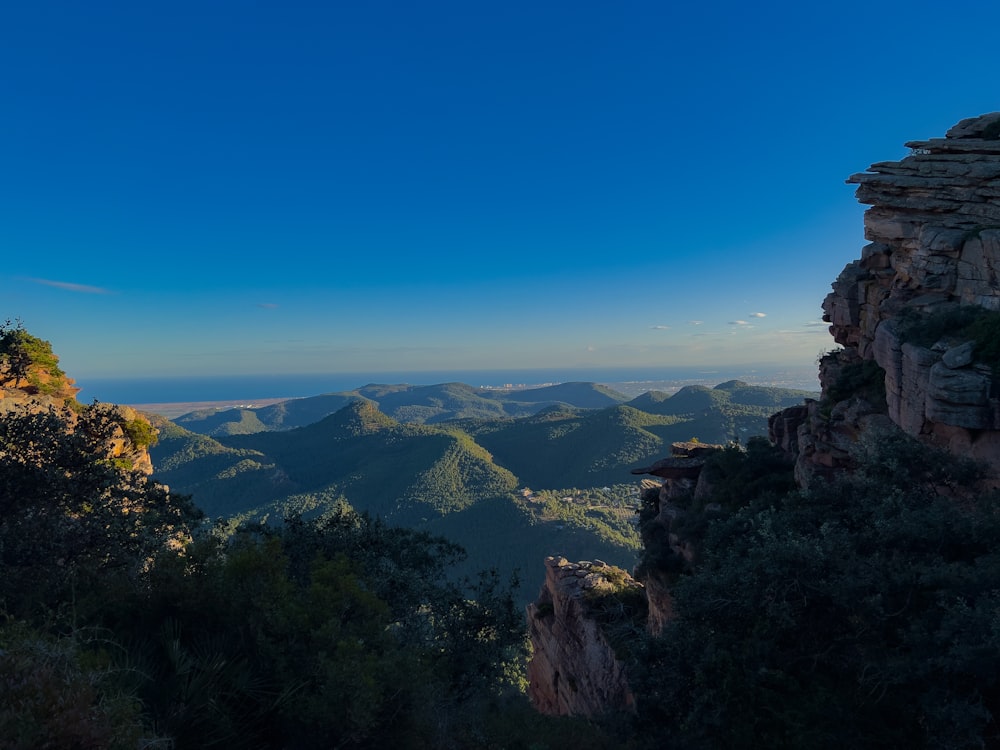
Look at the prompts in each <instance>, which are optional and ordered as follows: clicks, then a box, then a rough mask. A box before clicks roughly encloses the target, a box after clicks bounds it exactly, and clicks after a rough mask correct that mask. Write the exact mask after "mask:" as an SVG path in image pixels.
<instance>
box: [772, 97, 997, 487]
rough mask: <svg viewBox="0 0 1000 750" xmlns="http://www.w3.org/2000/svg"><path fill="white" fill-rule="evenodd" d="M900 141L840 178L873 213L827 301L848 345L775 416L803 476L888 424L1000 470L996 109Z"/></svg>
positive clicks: (838, 334) (834, 329)
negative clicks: (815, 388) (800, 398)
mask: <svg viewBox="0 0 1000 750" xmlns="http://www.w3.org/2000/svg"><path fill="white" fill-rule="evenodd" d="M906 146H908V147H909V148H910V149H911V153H910V155H909V156H907V157H906V158H904V159H902V160H901V161H891V162H878V163H876V164H873V165H872V166H871V167H870V168H869V169H868V170H867V171H866V172H862V173H860V174H855V175H853V176H851V177H850V178H849V179H848V183H852V184H856V185H858V188H857V197H858V200H859V201H860V202H862V203H865V204H868V205H870V206H871V207H870V208H869V209H868V210H867V211H866V213H865V219H864V225H865V237H866V239H867V240H868V241H869V244H868V245H866V246H865V247H864V248H863V249H862V251H861V257H860V258H859V259H858V260H855V261H853V262H852V263H849V264H848V265H847V267H846V268H844V270H843V272H842V273H841V274H840V276H839V277H838V278H837V280H836V281H835V282H834V283H833V291H832V292H831V293H830V294H829V295H828V296H827V298H826V300H825V301H824V302H823V311H824V319H825V320H827V321H828V322H829V323H830V333H831V334H832V335H833V338H834V341H836V343H838V344H840V345H841V346H843V347H844V348H843V350H840V351H837V352H832V353H830V354H828V355H826V356H825V357H823V358H822V360H821V362H820V381H821V385H822V388H823V398H822V399H821V400H820V401H814V402H811V403H807V404H805V405H804V406H803V407H795V408H793V409H786V410H785V411H783V412H781V413H780V414H777V415H775V416H774V417H772V419H771V423H770V431H771V438H772V439H773V440H774V441H775V442H776V443H777V444H779V445H781V446H782V447H783V448H785V450H787V451H788V452H789V453H790V454H794V455H796V456H797V467H796V472H797V477H798V479H799V481H800V482H806V481H808V479H809V477H810V476H812V475H813V474H816V473H824V472H829V471H832V470H835V469H837V468H840V467H844V466H848V465H849V464H850V458H849V448H850V446H851V445H852V444H853V443H854V442H855V441H856V440H857V438H858V436H859V435H860V434H861V433H863V432H865V431H868V430H871V429H887V428H890V427H891V426H892V425H895V426H897V427H899V428H901V429H903V430H904V431H905V432H907V433H909V434H910V435H913V436H916V437H919V438H921V439H923V440H925V441H927V442H931V443H934V444H937V445H940V446H942V447H946V448H948V449H949V450H951V451H954V452H957V453H962V454H964V455H968V456H971V457H973V458H979V459H983V460H985V461H987V462H988V463H989V464H991V465H992V466H994V467H997V468H998V469H1000V399H998V395H1000V394H998V387H997V383H998V380H997V377H996V374H997V372H998V367H997V365H998V364H1000V362H997V361H995V360H996V354H995V353H994V352H992V351H991V349H992V348H993V342H994V341H995V339H996V334H997V332H1000V326H998V325H997V322H996V321H997V320H998V318H997V317H996V316H997V315H1000V313H997V311H1000V112H995V113H991V114H987V115H982V116H980V117H974V118H970V119H967V120H963V121H961V122H960V123H958V125H956V126H955V127H953V128H952V129H951V130H949V131H948V132H947V133H946V134H945V137H944V138H933V139H930V140H923V141H911V142H909V143H907V144H906ZM995 473H996V474H998V475H1000V472H996V471H995Z"/></svg>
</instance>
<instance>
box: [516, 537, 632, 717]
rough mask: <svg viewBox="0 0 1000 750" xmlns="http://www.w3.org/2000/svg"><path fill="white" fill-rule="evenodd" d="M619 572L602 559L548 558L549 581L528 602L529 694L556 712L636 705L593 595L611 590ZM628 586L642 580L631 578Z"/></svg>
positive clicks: (592, 711) (591, 712) (582, 713)
mask: <svg viewBox="0 0 1000 750" xmlns="http://www.w3.org/2000/svg"><path fill="white" fill-rule="evenodd" d="M612 571H614V572H615V573H616V574H618V575H619V576H620V575H621V571H618V570H617V569H615V568H611V567H610V566H608V565H606V564H605V563H603V562H600V561H595V562H592V563H591V562H578V563H573V562H569V561H568V560H566V558H564V557H548V558H546V560H545V583H544V584H543V585H542V589H541V592H540V593H539V595H538V599H537V600H536V601H535V602H533V603H532V604H529V605H528V634H529V636H530V637H531V643H532V646H533V647H534V654H533V655H532V658H531V661H530V662H529V663H528V696H529V697H530V698H531V702H532V704H533V705H534V706H535V708H537V709H538V710H539V711H541V712H542V713H545V714H551V715H573V716H595V715H598V714H602V713H605V712H607V711H613V710H627V709H629V708H631V706H632V704H633V702H634V699H633V696H632V692H631V690H630V689H629V686H628V680H627V678H626V674H625V668H624V666H623V665H622V663H621V662H620V661H619V660H618V659H617V658H616V656H615V652H614V649H613V648H612V646H611V644H610V642H609V641H608V639H607V637H606V636H605V634H604V632H603V631H602V629H601V626H600V625H599V624H598V622H597V621H596V620H595V619H594V618H593V617H592V616H591V612H590V610H589V607H588V599H589V598H590V597H594V596H600V595H601V594H602V592H609V591H610V590H611V589H612V588H613V587H614V586H615V585H616V584H614V583H612V582H611V580H609V574H610V573H611V572H612ZM624 585H626V586H634V587H638V586H639V584H637V583H635V582H634V581H632V580H631V578H628V577H626V580H625V583H624Z"/></svg>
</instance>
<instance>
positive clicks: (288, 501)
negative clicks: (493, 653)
mask: <svg viewBox="0 0 1000 750" xmlns="http://www.w3.org/2000/svg"><path fill="white" fill-rule="evenodd" d="M535 390H536V391H538V392H536V393H531V392H526V391H521V392H511V393H510V394H506V395H507V396H514V395H518V396H519V397H523V396H524V394H525V393H528V394H529V397H534V398H537V399H538V401H536V402H535V404H534V405H533V407H532V409H533V412H532V413H531V414H530V415H528V416H520V417H511V416H508V415H507V414H506V411H507V410H510V409H512V408H513V407H512V405H511V403H510V402H504V401H502V400H500V399H499V398H497V399H493V400H491V399H490V398H489V393H490V392H488V391H484V392H483V393H482V394H481V393H480V391H479V389H474V388H472V387H470V386H466V385H463V384H460V383H449V384H442V385H439V386H426V387H420V388H414V387H411V386H401V385H396V386H392V385H388V386H386V385H369V386H365V387H364V388H361V389H358V391H356V392H354V393H353V394H351V395H350V397H346V396H345V397H343V398H344V402H343V403H344V404H345V405H343V407H342V408H341V409H339V410H338V411H336V412H335V413H333V414H330V415H326V416H324V417H322V418H321V419H319V420H318V421H315V422H313V423H311V424H307V425H305V426H302V427H296V428H293V429H281V430H278V429H269V430H267V431H259V432H253V433H249V434H228V435H217V436H215V437H210V436H207V435H200V434H197V433H194V432H191V431H189V430H187V429H184V428H182V427H180V426H178V425H175V424H172V423H170V422H167V421H166V420H162V419H160V420H158V425H159V426H160V429H161V436H160V443H159V444H158V445H157V446H155V447H154V448H153V449H152V451H151V453H152V458H153V463H154V466H155V467H156V473H155V475H154V476H155V478H156V479H158V480H160V481H162V482H164V483H166V484H168V485H170V486H171V488H172V489H173V490H174V491H176V492H181V493H189V494H192V495H193V496H194V501H195V503H196V504H198V505H199V506H200V507H201V508H202V509H203V510H204V511H205V512H206V513H207V514H208V515H209V516H210V517H213V518H219V517H229V518H237V519H244V520H246V519H254V518H258V519H259V518H268V519H281V518H284V517H285V516H286V515H288V514H289V513H301V514H304V515H306V516H316V515H319V514H320V513H322V512H324V511H326V510H329V509H331V508H333V507H335V506H337V505H338V504H339V503H347V504H348V505H350V506H351V507H353V508H355V509H356V510H358V511H367V512H369V513H371V514H373V515H376V516H379V517H381V518H384V519H386V520H387V521H389V522H391V523H394V524H400V525H406V526H413V527H417V528H421V529H425V530H428V531H432V532H434V533H440V534H444V535H446V536H448V537H449V538H451V539H453V540H454V541H456V542H458V543H459V544H461V545H463V546H464V547H466V548H467V549H468V550H469V562H468V570H470V571H471V570H473V569H474V568H477V567H483V566H490V565H497V566H498V567H500V568H501V569H502V570H505V571H508V572H509V571H510V570H513V569H515V568H516V569H520V570H521V571H522V572H523V573H524V575H525V577H526V578H525V584H524V588H522V590H521V594H522V595H523V596H524V597H525V600H526V599H527V598H528V597H530V596H531V595H532V594H534V593H535V592H534V590H533V589H534V588H535V587H536V586H537V576H536V574H537V570H538V564H539V561H540V560H541V559H543V558H544V557H545V556H546V555H548V554H563V555H566V556H569V557H571V558H576V559H592V558H595V557H596V558H600V559H603V560H605V561H607V562H609V563H611V564H614V565H619V566H623V567H626V568H629V567H631V565H632V563H633V562H634V557H635V550H636V549H638V546H639V540H638V536H637V533H636V529H635V525H634V522H635V514H634V508H635V505H636V502H635V499H634V497H633V496H632V494H631V493H630V492H629V487H630V486H633V487H634V481H635V480H634V479H633V478H632V476H631V474H630V471H631V470H632V469H634V468H637V467H640V466H643V465H648V464H650V463H652V462H654V461H656V460H657V459H660V458H662V457H663V456H665V455H666V454H667V453H669V450H670V444H671V443H673V442H676V441H683V440H689V439H691V438H698V439H700V440H702V441H703V442H713V443H722V442H727V441H728V440H730V439H732V438H733V437H734V436H739V437H740V438H741V442H745V439H746V437H749V436H751V435H759V434H763V433H764V432H765V431H766V429H767V416H769V415H770V414H771V413H773V412H774V411H776V409H777V408H780V406H781V405H783V404H784V403H786V402H790V403H799V402H800V401H801V398H802V397H803V396H805V395H808V394H805V393H803V392H796V391H787V390H784V389H767V388H759V387H756V386H748V385H746V384H745V383H740V382H738V381H732V382H730V383H723V384H722V385H720V386H718V387H716V388H704V387H701V386H692V387H689V388H685V389H682V390H681V391H679V392H678V393H677V394H676V395H674V396H671V397H668V396H666V395H665V394H660V393H647V394H644V395H643V396H640V397H639V398H637V399H633V400H632V401H631V402H629V403H628V404H623V403H619V401H620V400H621V399H620V398H617V399H616V397H615V395H614V394H613V393H611V394H608V393H603V392H602V391H601V390H600V389H599V387H594V386H593V384H575V383H570V384H566V386H565V387H561V386H554V387H552V388H544V389H535ZM368 396H370V397H372V398H368ZM549 397H551V398H553V399H557V398H566V399H567V400H572V401H577V402H586V400H587V399H588V398H590V399H591V402H593V403H600V402H607V401H611V403H612V405H610V406H604V407H602V408H580V407H576V406H569V405H567V404H566V403H564V402H562V401H557V402H556V403H555V404H551V403H549ZM338 398H339V397H338ZM317 399H320V400H321V402H322V403H323V404H324V406H323V407H322V408H330V407H331V406H333V405H335V404H336V403H337V400H336V399H335V398H333V397H332V396H331V394H327V395H326V396H321V397H317ZM308 401H310V399H300V400H297V401H290V402H285V403H284V404H278V405H276V407H281V408H275V407H268V409H271V411H270V412H268V414H269V418H271V419H274V420H277V418H278V417H279V416H280V417H281V418H282V419H284V422H283V424H284V425H287V424H289V423H290V422H292V421H294V420H295V419H299V418H306V417H307V416H308V414H309V413H310V412H309V410H308V409H305V408H302V403H303V402H308ZM480 402H488V403H490V404H491V406H490V408H491V409H493V410H494V411H496V410H497V409H499V414H500V416H491V417H489V418H484V417H481V416H480V417H475V418H464V419H453V420H450V421H447V422H436V423H420V422H419V421H414V422H406V421H403V420H400V419H398V418H396V417H394V416H393V415H391V414H388V413H386V412H385V410H384V409H383V408H381V407H382V405H383V404H386V403H388V404H389V405H390V406H391V407H392V408H394V409H395V413H396V414H403V415H409V416H411V417H412V416H413V415H414V414H416V413H417V412H419V410H424V411H423V417H424V418H428V419H429V415H430V412H431V411H432V410H436V409H441V410H443V411H441V412H440V413H442V414H443V413H456V412H458V413H466V412H463V411H462V409H466V408H467V409H469V410H471V411H472V412H473V413H477V414H478V413H480V411H479V406H474V405H476V404H479V405H481V404H480ZM317 403H320V402H317ZM463 404H464V406H463ZM639 405H642V406H644V407H645V409H640V408H637V406H639ZM264 411H265V410H257V412H256V414H257V417H258V418H259V417H260V416H261V415H262V414H263V413H264ZM293 412H294V413H293ZM491 413H493V412H491ZM216 416H217V417H218V416H221V415H216ZM249 421H250V417H244V418H243V422H249ZM203 422H204V423H206V424H207V423H208V420H203ZM217 424H218V425H221V424H226V422H223V421H218V422H217ZM230 424H234V425H235V424H238V423H236V422H230ZM627 483H633V484H631V485H630V484H627ZM527 488H530V490H528V489H527ZM622 488H624V489H622ZM463 570H465V568H463Z"/></svg>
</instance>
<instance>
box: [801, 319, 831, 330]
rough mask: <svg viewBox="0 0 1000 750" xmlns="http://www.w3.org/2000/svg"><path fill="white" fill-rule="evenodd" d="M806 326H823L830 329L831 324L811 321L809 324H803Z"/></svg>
mask: <svg viewBox="0 0 1000 750" xmlns="http://www.w3.org/2000/svg"><path fill="white" fill-rule="evenodd" d="M803 325H805V326H812V327H815V326H823V328H829V327H830V324H829V323H827V322H826V321H823V320H810V321H809V322H808V323H803Z"/></svg>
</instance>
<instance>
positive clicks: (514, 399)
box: [174, 383, 627, 435]
mask: <svg viewBox="0 0 1000 750" xmlns="http://www.w3.org/2000/svg"><path fill="white" fill-rule="evenodd" d="M357 400H369V401H374V402H375V403H376V404H377V405H378V408H379V410H381V411H382V412H383V413H385V414H387V415H388V416H390V417H392V418H393V419H397V420H399V421H400V422H416V423H427V424H433V423H437V422H445V421H448V420H452V419H468V418H480V419H500V418H503V417H521V416H527V415H529V414H534V413H535V412H537V411H538V410H539V409H544V408H545V407H547V406H554V405H560V406H570V407H579V408H584V409H597V408H601V407H604V406H612V405H614V404H617V403H621V402H623V401H626V400H627V398H626V397H625V396H623V395H622V394H620V393H616V392H615V391H613V390H611V389H610V388H607V387H606V386H602V385H598V384H597V383H561V384H559V385H551V386H545V387H541V388H527V389H516V390H493V389H486V388H474V387H473V386H471V385H466V384H465V383H441V384H438V385H377V384H369V385H366V386H363V387H361V388H357V389H355V390H353V391H344V392H342V393H326V394H323V395H320V396H312V397H309V398H299V399H291V400H288V401H282V402H281V403H277V404H273V405H271V406H264V407H261V408H259V409H248V408H239V409H225V410H222V411H219V410H216V409H203V410H199V411H194V412H191V413H189V414H185V415H183V416H181V417H178V418H177V419H175V420H174V421H175V422H176V423H177V424H179V425H181V426H183V427H185V428H186V429H188V430H191V431H192V432H200V433H202V434H205V435H245V434H248V433H253V432H263V431H265V430H288V429H291V428H294V427H303V426H305V425H307V424H312V423H313V422H318V421H319V420H321V419H322V418H323V417H326V416H328V415H330V414H333V413H334V412H336V411H339V410H340V409H342V408H343V407H344V406H346V405H347V404H348V403H350V402H352V401H357Z"/></svg>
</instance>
